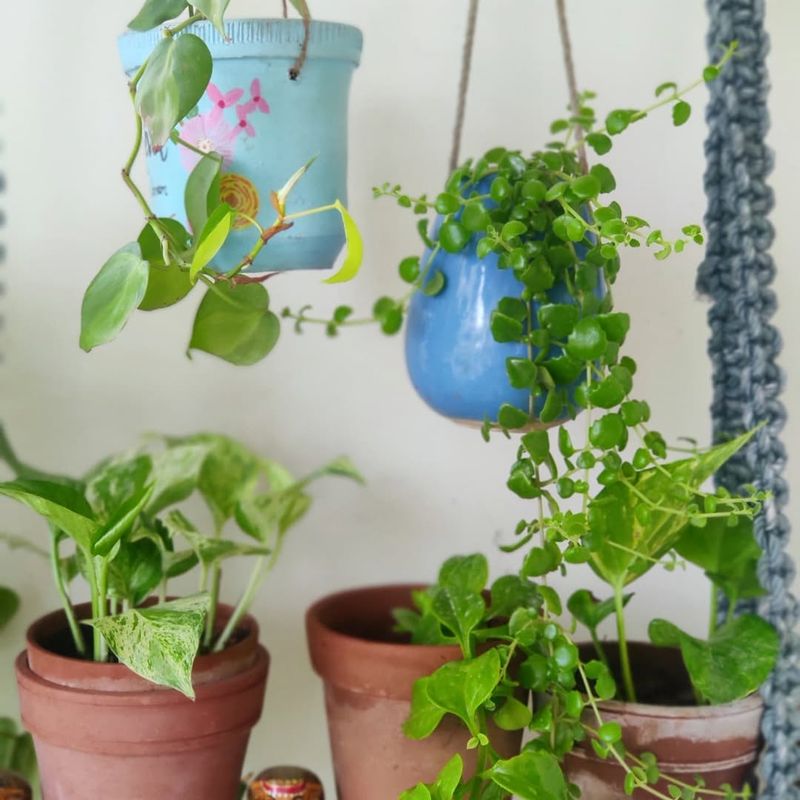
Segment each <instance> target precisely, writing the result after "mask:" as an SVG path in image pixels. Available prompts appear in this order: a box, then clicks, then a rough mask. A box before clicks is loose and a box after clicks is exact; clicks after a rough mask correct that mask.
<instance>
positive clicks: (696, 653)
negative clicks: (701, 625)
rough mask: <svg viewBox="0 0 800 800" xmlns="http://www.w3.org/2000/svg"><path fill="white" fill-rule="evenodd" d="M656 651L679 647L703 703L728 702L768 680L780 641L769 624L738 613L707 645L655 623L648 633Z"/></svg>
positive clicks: (661, 622)
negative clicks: (662, 648)
mask: <svg viewBox="0 0 800 800" xmlns="http://www.w3.org/2000/svg"><path fill="white" fill-rule="evenodd" d="M648 632H649V634H650V640H651V641H652V642H653V644H656V645H658V646H660V647H680V649H681V654H682V655H683V663H684V664H685V665H686V670H687V671H688V673H689V677H690V678H691V680H692V685H693V686H694V687H695V689H697V691H698V692H699V693H700V694H701V695H702V697H703V698H705V699H706V700H707V701H708V702H710V703H714V704H721V703H732V702H734V701H735V700H740V699H741V698H743V697H747V695H749V694H752V693H753V692H755V691H756V690H757V689H758V688H759V687H760V686H761V684H762V683H764V681H765V680H766V679H767V678H768V677H769V674H770V672H772V670H773V668H774V667H775V662H776V661H777V658H778V652H779V651H780V637H779V636H778V632H777V631H776V630H775V628H774V627H773V626H772V625H770V623H769V622H767V621H766V620H764V619H762V618H761V617H757V616H756V615H755V614H744V615H743V616H741V617H736V618H735V619H732V620H731V621H730V622H727V623H725V624H724V625H722V626H721V627H720V628H717V630H716V631H715V632H714V634H713V635H712V636H711V638H710V639H709V640H708V641H703V640H702V639H696V638H695V637H694V636H690V635H689V634H688V633H684V631H682V630H681V629H680V628H678V627H677V626H676V625H673V624H672V623H671V622H667V621H666V620H663V619H655V620H653V621H652V622H651V623H650V627H649V629H648Z"/></svg>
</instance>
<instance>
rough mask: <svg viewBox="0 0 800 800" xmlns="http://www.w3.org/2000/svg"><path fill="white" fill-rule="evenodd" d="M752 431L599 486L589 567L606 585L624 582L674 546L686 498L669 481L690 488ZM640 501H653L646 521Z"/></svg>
mask: <svg viewBox="0 0 800 800" xmlns="http://www.w3.org/2000/svg"><path fill="white" fill-rule="evenodd" d="M754 433H755V431H749V432H747V433H745V434H743V435H741V436H739V437H738V438H736V439H732V440H731V441H729V442H725V443H723V444H720V445H717V446H716V447H712V448H711V449H709V450H707V451H705V452H704V453H699V454H697V455H695V456H692V457H691V458H685V459H681V460H680V461H673V462H671V463H668V464H663V465H660V466H659V467H654V468H651V469H647V470H643V471H642V472H640V473H639V474H638V476H637V478H636V482H635V486H633V487H632V486H629V485H628V484H626V483H624V482H622V481H617V482H615V483H612V484H611V485H609V486H607V487H606V488H605V489H603V490H602V491H601V492H600V493H599V494H598V495H597V497H596V498H595V499H594V500H592V503H591V505H590V507H589V527H590V530H591V549H592V560H591V562H590V563H591V566H592V568H593V569H594V571H595V572H596V573H597V574H598V575H599V576H600V577H601V578H603V580H605V581H607V582H608V583H609V584H611V585H618V584H619V585H627V584H629V583H631V582H632V581H634V580H636V579H637V578H639V577H641V576H642V575H644V574H645V573H646V572H647V571H648V570H649V569H650V568H651V567H652V566H653V565H654V563H657V562H658V560H659V559H660V558H661V557H662V556H663V555H664V554H665V553H667V552H669V551H670V550H671V549H672V548H673V547H675V545H676V544H677V542H678V540H679V539H680V537H681V535H682V534H683V530H684V527H685V525H686V524H687V522H688V521H689V510H688V509H689V503H688V502H687V501H686V500H685V499H682V498H677V497H676V496H675V495H674V493H673V492H674V485H675V482H676V481H678V482H680V483H682V484H684V485H685V486H687V487H689V488H690V489H691V490H692V491H695V492H696V491H697V490H699V489H700V488H701V487H702V485H703V484H704V483H705V482H706V481H707V480H708V479H709V478H710V477H711V476H712V475H714V473H715V472H716V471H717V470H718V469H719V468H720V467H721V466H722V465H723V464H724V463H725V462H726V461H727V460H728V459H729V458H731V456H733V455H734V454H735V453H736V452H738V451H739V450H740V449H741V448H742V447H744V446H745V445H746V444H747V442H749V441H750V439H751V438H752V437H753V435H754ZM642 504H646V505H648V506H653V507H652V508H651V510H650V514H649V519H647V521H646V524H643V523H642V522H641V520H640V518H639V517H638V516H637V515H636V508H637V506H639V505H642ZM655 506H658V508H656V507H655Z"/></svg>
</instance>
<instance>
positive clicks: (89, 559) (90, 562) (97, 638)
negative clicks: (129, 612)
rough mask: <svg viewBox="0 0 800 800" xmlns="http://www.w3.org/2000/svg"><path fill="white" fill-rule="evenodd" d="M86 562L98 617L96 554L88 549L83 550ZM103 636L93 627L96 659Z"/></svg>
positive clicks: (94, 616) (100, 649)
mask: <svg viewBox="0 0 800 800" xmlns="http://www.w3.org/2000/svg"><path fill="white" fill-rule="evenodd" d="M82 556H83V560H84V563H85V564H86V581H87V583H88V584H89V589H90V591H91V593H92V619H98V618H99V617H100V616H101V613H102V612H101V610H100V591H99V587H98V584H97V571H96V569H95V563H94V556H93V555H92V553H91V552H90V551H88V550H84V551H82ZM102 641H103V636H102V634H101V633H100V631H99V630H98V629H97V628H95V627H93V628H92V658H93V660H94V661H99V660H100V653H101V651H102V649H103V648H102Z"/></svg>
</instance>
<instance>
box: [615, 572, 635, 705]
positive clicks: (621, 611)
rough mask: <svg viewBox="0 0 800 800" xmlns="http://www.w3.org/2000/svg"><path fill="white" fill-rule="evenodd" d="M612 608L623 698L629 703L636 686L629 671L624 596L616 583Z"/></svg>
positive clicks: (622, 588)
mask: <svg viewBox="0 0 800 800" xmlns="http://www.w3.org/2000/svg"><path fill="white" fill-rule="evenodd" d="M614 609H615V613H616V617H617V640H618V643H619V665H620V670H621V671H622V684H623V687H624V689H625V698H626V700H627V701H628V702H629V703H635V702H636V688H635V686H634V683H633V673H632V672H631V661H630V653H629V652H628V640H627V637H626V635H625V597H624V587H623V586H621V585H620V584H619V583H617V584H616V585H615V586H614Z"/></svg>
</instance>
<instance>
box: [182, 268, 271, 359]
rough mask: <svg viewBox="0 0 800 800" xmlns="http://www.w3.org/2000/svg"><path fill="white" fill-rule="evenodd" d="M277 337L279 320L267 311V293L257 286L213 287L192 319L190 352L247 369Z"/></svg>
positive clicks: (267, 349) (263, 355)
mask: <svg viewBox="0 0 800 800" xmlns="http://www.w3.org/2000/svg"><path fill="white" fill-rule="evenodd" d="M279 335H280V320H279V319H278V317H277V316H275V314H273V313H272V312H271V311H270V310H269V294H268V293H267V290H266V289H265V288H264V287H263V286H262V285H261V284H257V283H248V284H241V285H232V284H219V283H217V284H215V285H214V286H212V287H210V288H209V290H208V291H207V292H206V295H205V297H204V298H203V301H202V302H201V303H200V307H199V308H198V309H197V315H196V316H195V320H194V328H193V330H192V338H191V341H190V343H189V349H190V350H203V351H205V352H206V353H210V354H211V355H214V356H218V357H219V358H222V359H224V360H225V361H229V362H230V363H231V364H237V365H240V366H246V365H250V364H255V363H257V362H258V361H261V359H262V358H264V357H265V356H266V355H267V354H268V353H269V352H270V351H271V350H272V348H273V347H275V345H276V344H277V341H278V337H279Z"/></svg>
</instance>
